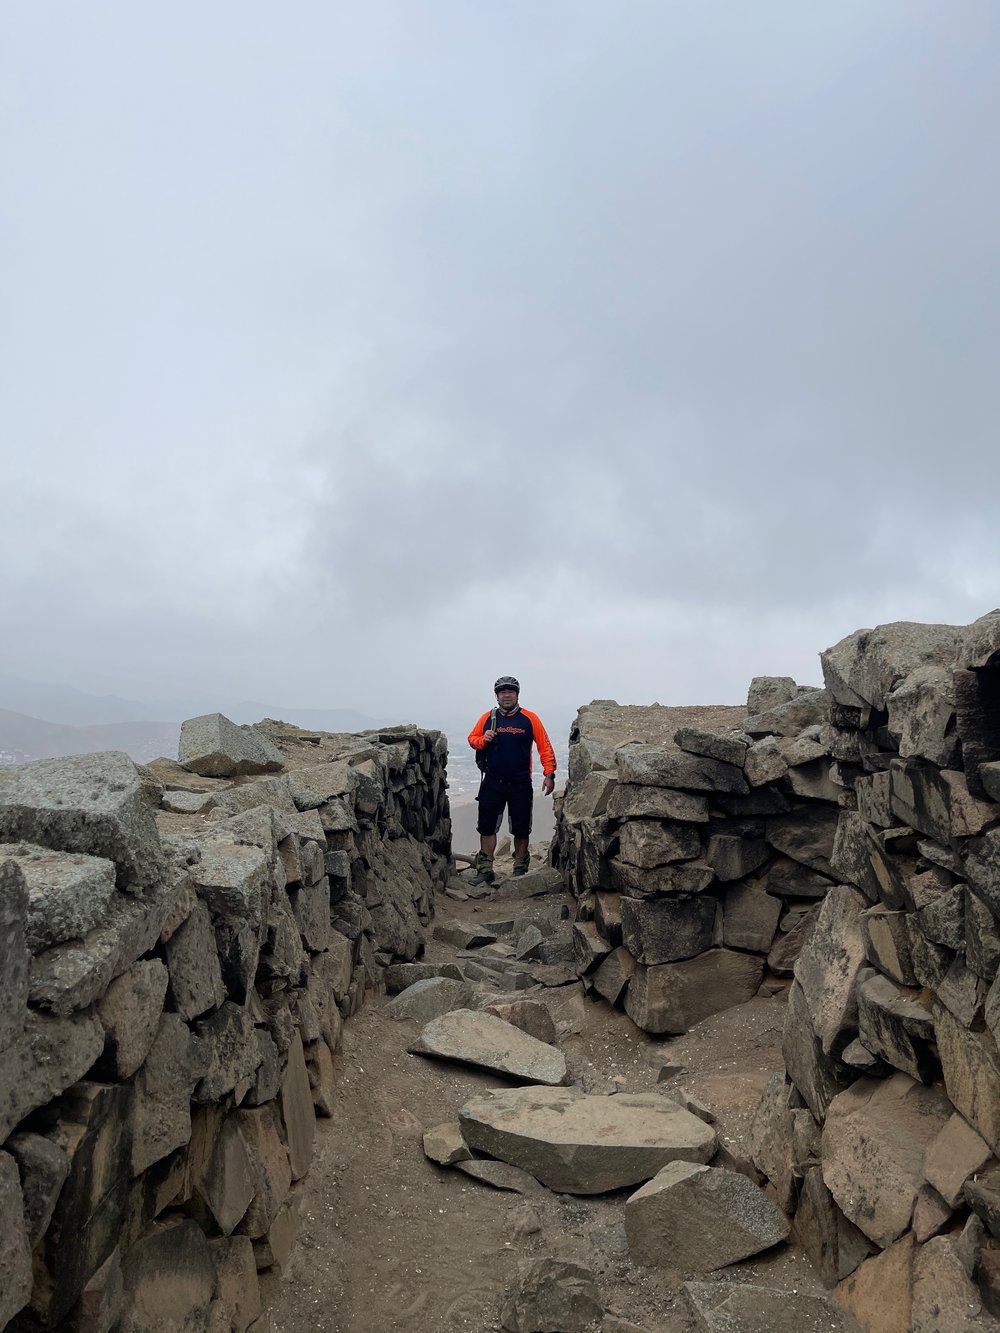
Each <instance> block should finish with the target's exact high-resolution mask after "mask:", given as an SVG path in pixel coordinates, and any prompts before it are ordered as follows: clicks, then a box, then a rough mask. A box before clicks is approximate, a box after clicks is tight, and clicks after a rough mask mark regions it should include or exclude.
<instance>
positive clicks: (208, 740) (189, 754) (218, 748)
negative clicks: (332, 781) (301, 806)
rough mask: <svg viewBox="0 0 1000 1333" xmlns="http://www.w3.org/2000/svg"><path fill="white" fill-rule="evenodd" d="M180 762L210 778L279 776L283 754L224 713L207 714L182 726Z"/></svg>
mask: <svg viewBox="0 0 1000 1333" xmlns="http://www.w3.org/2000/svg"><path fill="white" fill-rule="evenodd" d="M177 758H178V760H179V761H180V763H181V764H183V766H184V767H185V768H187V769H190V771H191V772H192V773H200V774H201V775H202V776H203V777H210V778H234V777H240V776H244V775H247V774H255V773H278V772H280V771H281V769H282V768H283V766H284V759H283V757H282V754H281V751H280V750H279V749H278V747H277V746H276V745H273V744H272V743H271V742H270V741H269V740H268V739H267V737H266V736H265V735H264V734H263V733H262V732H260V731H258V730H257V728H256V727H250V726H242V727H239V726H237V725H236V723H235V722H230V720H229V718H228V717H223V715H222V714H221V713H204V714H203V715H202V716H201V717H191V718H188V720H187V721H186V722H184V723H183V724H182V725H181V738H180V744H179V745H178V747H177ZM331 767H332V765H331Z"/></svg>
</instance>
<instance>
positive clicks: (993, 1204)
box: [962, 1164, 1000, 1239]
mask: <svg viewBox="0 0 1000 1333" xmlns="http://www.w3.org/2000/svg"><path fill="white" fill-rule="evenodd" d="M962 1196H963V1198H964V1199H965V1201H966V1202H967V1203H968V1205H969V1207H970V1208H971V1209H972V1211H973V1213H974V1214H975V1215H976V1216H977V1217H978V1218H979V1219H980V1221H981V1222H982V1223H983V1224H984V1225H985V1227H986V1228H987V1230H988V1231H989V1233H990V1235H991V1236H993V1237H994V1238H995V1239H1000V1167H998V1166H997V1165H995V1164H994V1165H993V1166H991V1167H989V1168H988V1169H987V1170H985V1171H983V1172H982V1173H981V1174H979V1175H975V1176H973V1177H971V1178H970V1179H969V1180H967V1181H966V1182H965V1185H964V1186H963V1189H962Z"/></svg>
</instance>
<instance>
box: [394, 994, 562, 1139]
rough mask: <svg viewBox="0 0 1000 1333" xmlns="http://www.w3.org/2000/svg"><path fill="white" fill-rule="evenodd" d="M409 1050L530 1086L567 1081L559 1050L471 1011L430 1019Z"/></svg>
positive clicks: (508, 1025)
mask: <svg viewBox="0 0 1000 1333" xmlns="http://www.w3.org/2000/svg"><path fill="white" fill-rule="evenodd" d="M410 1051H411V1052H412V1053H413V1054H414V1055H433V1056H436V1057H437V1058H438V1059H440V1060H458V1061H460V1062H461V1063H462V1064H466V1065H477V1066H478V1067H479V1068H480V1069H492V1070H494V1071H495V1072H496V1073H498V1074H507V1075H509V1076H510V1077H511V1078H521V1079H529V1080H530V1081H531V1082H533V1083H547V1084H559V1083H563V1082H565V1079H566V1057H565V1056H564V1055H563V1053H562V1051H559V1050H556V1048H555V1047H554V1046H548V1045H546V1043H545V1042H543V1041H538V1040H537V1039H536V1038H535V1037H529V1036H528V1034H527V1032H522V1031H521V1030H520V1028H516V1027H514V1026H513V1025H512V1024H511V1023H505V1022H504V1021H503V1019H502V1018H497V1017H496V1016H495V1015H493V1014H487V1013H482V1012H478V1011H476V1010H474V1009H455V1010H454V1011H453V1012H452V1013H449V1014H442V1015H441V1017H440V1018H435V1019H433V1020H432V1022H430V1023H428V1024H427V1026H426V1027H425V1028H424V1030H423V1032H421V1034H420V1036H419V1037H418V1038H417V1040H416V1041H415V1042H414V1043H413V1045H412V1046H411V1047H410ZM492 1155H493V1156H496V1155H497V1154H492ZM515 1165H516V1164H515Z"/></svg>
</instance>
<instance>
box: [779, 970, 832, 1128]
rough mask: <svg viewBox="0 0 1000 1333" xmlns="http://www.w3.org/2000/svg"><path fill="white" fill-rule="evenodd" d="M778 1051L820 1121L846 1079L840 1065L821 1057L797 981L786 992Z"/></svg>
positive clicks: (806, 1002)
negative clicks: (782, 1029) (781, 1036)
mask: <svg viewBox="0 0 1000 1333" xmlns="http://www.w3.org/2000/svg"><path fill="white" fill-rule="evenodd" d="M781 1050H782V1056H783V1058H784V1061H785V1068H786V1070H787V1071H788V1076H789V1078H790V1079H791V1080H792V1082H793V1083H794V1084H795V1086H796V1088H798V1090H799V1092H800V1093H801V1094H802V1097H803V1099H804V1100H805V1103H806V1105H807V1106H808V1107H809V1109H810V1110H811V1111H812V1113H813V1115H814V1116H815V1117H816V1119H817V1120H820V1121H821V1120H822V1119H823V1117H824V1116H825V1115H826V1110H827V1107H828V1106H829V1105H830V1102H831V1101H832V1099H833V1098H834V1097H835V1096H836V1095H837V1093H838V1092H839V1091H840V1090H841V1089H842V1088H843V1087H844V1084H845V1082H846V1077H845V1074H844V1072H843V1070H842V1068H841V1066H840V1064H839V1062H838V1061H836V1060H835V1059H834V1058H833V1057H832V1056H829V1055H826V1054H825V1053H824V1051H823V1047H822V1043H821V1042H820V1040H819V1038H818V1037H817V1036H816V1033H815V1032H814V1031H813V1026H812V1020H811V1017H810V1012H809V1002H808V1000H807V999H806V997H805V994H804V992H803V990H802V987H801V986H800V985H799V983H798V982H797V981H796V982H793V984H792V987H791V990H790V991H789V992H788V1010H787V1013H786V1015H785V1028H784V1035H783V1039H782V1045H781Z"/></svg>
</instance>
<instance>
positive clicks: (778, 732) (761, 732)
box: [743, 690, 830, 738]
mask: <svg viewBox="0 0 1000 1333" xmlns="http://www.w3.org/2000/svg"><path fill="white" fill-rule="evenodd" d="M829 711H830V696H829V694H828V693H827V692H826V690H806V691H804V692H803V693H801V694H797V695H796V696H795V697H794V699H789V701H788V702H787V703H784V704H778V705H777V706H776V707H774V708H770V709H768V711H767V712H766V713H758V714H757V715H756V716H754V717H748V718H747V720H746V722H745V723H744V724H743V729H744V731H745V732H746V733H747V735H748V736H753V737H754V738H756V737H758V736H798V734H799V733H800V732H801V731H804V730H805V728H806V727H811V726H816V725H818V724H821V723H823V722H826V721H827V718H828V716H829Z"/></svg>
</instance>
